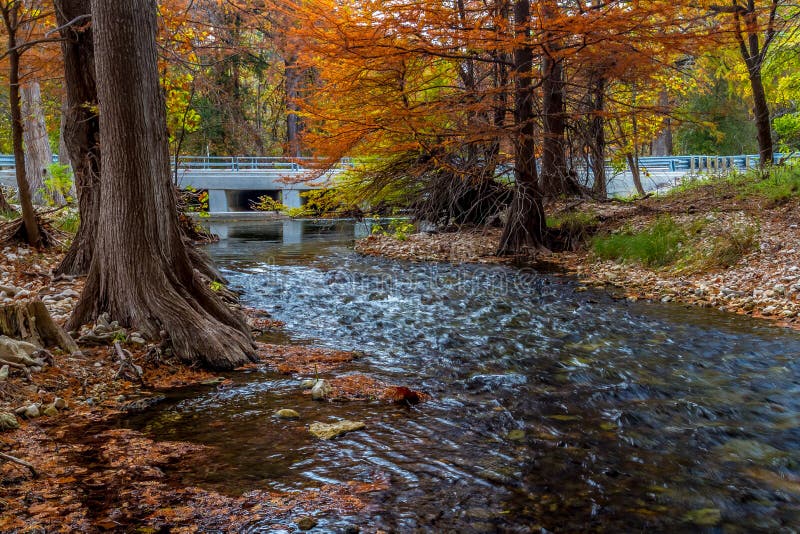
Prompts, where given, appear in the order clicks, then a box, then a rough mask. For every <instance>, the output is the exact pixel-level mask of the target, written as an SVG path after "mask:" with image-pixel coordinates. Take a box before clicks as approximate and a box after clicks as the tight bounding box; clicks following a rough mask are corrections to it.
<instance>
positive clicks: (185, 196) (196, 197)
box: [181, 187, 211, 218]
mask: <svg viewBox="0 0 800 534" xmlns="http://www.w3.org/2000/svg"><path fill="white" fill-rule="evenodd" d="M181 201H182V203H183V211H184V212H186V213H197V214H198V215H199V216H200V217H202V218H206V217H210V216H211V215H210V214H209V213H208V191H198V190H197V189H195V188H194V187H187V188H185V189H184V190H183V192H182V194H181Z"/></svg>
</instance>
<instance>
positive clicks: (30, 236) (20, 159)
mask: <svg viewBox="0 0 800 534" xmlns="http://www.w3.org/2000/svg"><path fill="white" fill-rule="evenodd" d="M10 9H11V10H12V11H11V13H9V14H8V17H9V18H8V20H7V21H6V29H7V30H8V50H9V51H8V64H9V70H8V83H9V91H8V95H9V100H10V102H9V105H10V107H11V137H12V144H13V146H14V162H15V171H16V175H17V195H18V196H19V203H20V207H21V208H22V221H23V223H24V227H25V239H26V240H27V242H28V244H29V245H31V246H32V247H39V246H40V245H41V244H42V235H41V231H40V229H39V221H38V220H37V219H36V211H35V210H34V208H33V202H32V200H31V190H30V185H29V184H28V177H27V175H26V172H25V151H24V150H23V148H22V141H23V140H22V109H21V106H20V95H19V50H18V49H17V40H16V18H17V15H18V14H17V11H16V10H17V9H18V8H17V7H13V6H12V7H11V8H10ZM12 17H13V18H12Z"/></svg>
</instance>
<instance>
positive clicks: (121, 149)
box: [69, 0, 255, 369]
mask: <svg viewBox="0 0 800 534" xmlns="http://www.w3.org/2000/svg"><path fill="white" fill-rule="evenodd" d="M92 17H93V18H92V25H93V29H94V46H95V65H96V76H97V94H98V101H99V104H100V110H101V113H100V133H101V138H102V139H103V151H102V156H101V157H102V180H101V184H100V195H101V198H102V199H103V201H102V205H101V208H100V218H99V220H98V223H99V224H98V226H97V237H96V241H95V252H94V257H93V258H92V263H91V267H90V269H89V275H88V277H87V280H86V286H85V288H84V291H83V294H82V295H81V299H80V301H79V302H78V305H77V307H76V309H75V312H74V314H73V316H72V317H71V318H70V321H69V328H71V329H72V328H77V327H79V326H80V325H82V324H84V323H87V322H89V321H91V320H93V319H95V318H97V316H99V315H100V314H102V313H104V312H108V313H109V315H110V316H111V317H112V318H114V319H115V320H117V321H119V323H120V324H121V325H123V326H126V327H128V328H133V329H136V330H138V331H140V332H142V333H143V334H144V335H145V336H146V337H147V338H148V339H151V340H156V339H164V338H166V339H168V340H169V341H170V343H171V345H172V348H173V350H174V352H175V354H177V355H178V356H179V357H180V358H182V359H183V360H184V361H186V362H190V363H200V364H203V365H205V366H207V367H210V368H213V369H232V368H235V367H238V366H240V365H243V364H245V363H247V362H250V361H253V360H254V357H255V353H254V346H253V343H252V340H251V338H250V331H249V329H248V327H247V325H246V323H245V321H244V318H243V317H242V316H241V315H239V314H238V313H234V312H233V311H231V310H230V309H229V308H228V307H227V306H226V305H225V304H224V303H223V302H222V301H221V299H220V298H219V297H218V296H217V295H216V294H215V293H214V292H213V291H211V289H209V287H208V286H207V285H206V284H205V283H204V282H203V280H202V279H201V277H200V275H199V273H198V272H197V271H195V269H194V268H193V265H192V261H191V259H190V257H189V254H188V252H187V247H186V246H185V244H184V241H183V237H182V235H181V232H180V229H179V227H178V213H177V208H176V202H175V196H174V193H173V188H172V182H171V177H170V167H169V144H168V138H167V126H166V108H165V101H164V95H163V92H162V91H161V89H160V85H159V77H158V57H157V50H156V28H157V22H156V0H92Z"/></svg>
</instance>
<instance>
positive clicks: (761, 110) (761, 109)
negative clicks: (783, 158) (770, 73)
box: [748, 61, 775, 167]
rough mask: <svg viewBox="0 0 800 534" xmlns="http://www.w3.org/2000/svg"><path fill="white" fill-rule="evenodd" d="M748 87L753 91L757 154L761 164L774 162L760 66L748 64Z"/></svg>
mask: <svg viewBox="0 0 800 534" xmlns="http://www.w3.org/2000/svg"><path fill="white" fill-rule="evenodd" d="M752 63H753V62H752V61H748V64H749V65H748V67H749V71H750V88H751V89H752V91H753V112H754V114H755V119H756V136H757V138H758V156H759V162H760V163H761V166H762V167H763V166H765V165H771V164H772V163H774V161H773V160H774V152H775V149H774V147H773V144H772V121H771V119H770V112H769V104H768V103H767V93H766V91H765V90H764V82H763V81H762V79H761V66H760V65H758V66H756V65H752V66H751V65H750V64H752Z"/></svg>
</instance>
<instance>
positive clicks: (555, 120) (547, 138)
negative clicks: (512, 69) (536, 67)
mask: <svg viewBox="0 0 800 534" xmlns="http://www.w3.org/2000/svg"><path fill="white" fill-rule="evenodd" d="M542 76H543V79H542V112H543V115H544V132H543V137H544V138H543V140H542V176H541V188H542V192H543V193H544V194H545V195H547V196H554V197H555V196H560V195H573V194H577V193H579V192H580V191H579V190H578V188H577V187H576V186H575V185H576V184H575V181H574V180H572V179H571V177H570V176H569V174H568V173H567V154H566V139H565V137H564V134H565V132H566V118H565V114H564V68H563V65H562V63H561V61H560V60H558V59H555V58H552V57H550V56H549V55H547V54H545V55H544V58H543V59H542Z"/></svg>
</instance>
